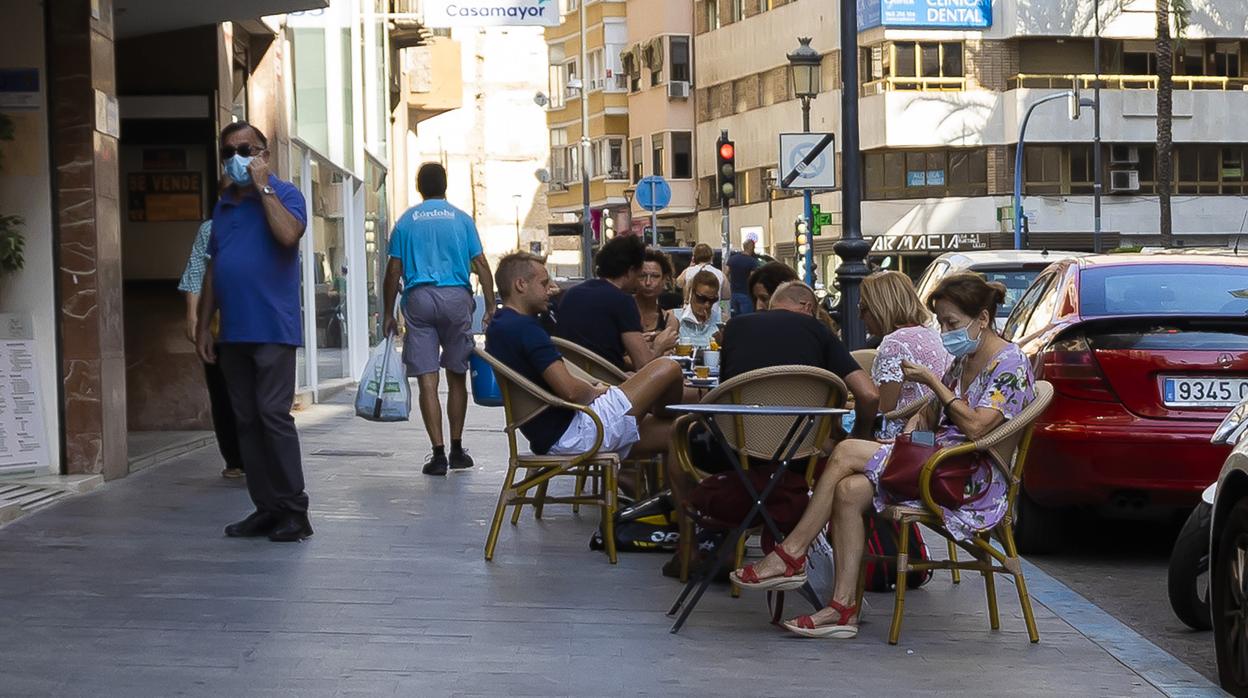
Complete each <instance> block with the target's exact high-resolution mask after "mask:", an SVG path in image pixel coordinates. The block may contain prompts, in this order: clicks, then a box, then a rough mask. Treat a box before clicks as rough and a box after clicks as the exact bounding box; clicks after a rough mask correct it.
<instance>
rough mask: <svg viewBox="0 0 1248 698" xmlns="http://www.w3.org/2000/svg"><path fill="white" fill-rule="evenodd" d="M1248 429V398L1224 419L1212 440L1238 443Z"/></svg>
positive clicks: (1221, 442)
mask: <svg viewBox="0 0 1248 698" xmlns="http://www.w3.org/2000/svg"><path fill="white" fill-rule="evenodd" d="M1246 431H1248V400H1245V401H1244V402H1241V403H1239V405H1238V406H1237V407H1236V408H1235V409H1233V410H1231V412H1230V414H1228V415H1226V418H1225V419H1223V420H1222V423H1221V424H1219V425H1218V428H1217V429H1215V430H1214V432H1213V438H1212V439H1210V442H1212V443H1215V444H1231V445H1234V444H1237V443H1239V440H1240V438H1241V437H1243V435H1244V432H1246Z"/></svg>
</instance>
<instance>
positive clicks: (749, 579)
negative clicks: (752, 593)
mask: <svg viewBox="0 0 1248 698" xmlns="http://www.w3.org/2000/svg"><path fill="white" fill-rule="evenodd" d="M772 552H774V553H775V554H776V557H778V558H780V560H781V562H783V563H784V573H783V574H779V575H776V576H774V577H767V578H766V579H760V578H759V576H758V572H756V571H755V570H754V565H757V564H758V563H757V562H755V563H754V564H752V565H746V566H745V567H742V568H741V569H739V570H733V571H732V573H730V574H729V575H728V577H729V578H730V579H731V580H732V583H733V584H736V585H737V586H739V587H741V588H742V589H755V590H758V591H790V590H792V589H800V588H802V587H803V586H804V585H805V584H806V556H805V555H802V556H800V557H793V556H792V555H789V554H788V553H787V552H785V550H784V548H782V547H781V546H779V545H777V546H776V547H775V548H772Z"/></svg>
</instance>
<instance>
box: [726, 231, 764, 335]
mask: <svg viewBox="0 0 1248 698" xmlns="http://www.w3.org/2000/svg"><path fill="white" fill-rule="evenodd" d="M741 247H742V249H741V250H740V251H738V252H733V253H732V256H731V257H729V258H728V262H727V263H726V264H725V265H724V272H725V273H726V274H727V275H728V283H729V285H730V286H731V287H732V316H733V317H737V316H738V315H747V314H749V313H751V312H753V311H754V301H753V300H752V299H751V298H750V284H749V281H750V274H752V273H753V272H754V270H755V269H756V268H758V264H759V259H758V255H756V254H754V240H753V239H749V238H747V239H746V241H745V242H743V243H741Z"/></svg>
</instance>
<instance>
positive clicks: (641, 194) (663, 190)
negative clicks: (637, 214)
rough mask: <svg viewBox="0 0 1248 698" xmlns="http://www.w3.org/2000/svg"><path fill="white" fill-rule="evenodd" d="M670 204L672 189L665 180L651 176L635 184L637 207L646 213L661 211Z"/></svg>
mask: <svg viewBox="0 0 1248 698" xmlns="http://www.w3.org/2000/svg"><path fill="white" fill-rule="evenodd" d="M671 203H672V187H671V185H670V184H668V183H667V180H666V179H663V178H662V177H656V176H654V175H651V176H649V177H642V179H641V181H640V182H638V183H637V205H638V206H640V207H642V208H643V209H645V210H647V211H662V210H663V209H665V208H667V207H668V205H669V204H671Z"/></svg>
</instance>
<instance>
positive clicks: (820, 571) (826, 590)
mask: <svg viewBox="0 0 1248 698" xmlns="http://www.w3.org/2000/svg"><path fill="white" fill-rule="evenodd" d="M833 555H834V553H833V552H832V546H831V545H830V544H829V543H828V539H827V538H826V537H824V535H823V534H822V533H820V534H819V536H818V537H817V538H815V542H814V543H812V544H811V545H810V549H809V550H807V551H806V579H807V581H809V582H810V586H811V588H812V589H814V590H815V596H817V597H818V598H820V599H825V600H826V599H830V598H832V589H833V588H834V587H835V586H836V563H835V561H834V560H833Z"/></svg>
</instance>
